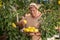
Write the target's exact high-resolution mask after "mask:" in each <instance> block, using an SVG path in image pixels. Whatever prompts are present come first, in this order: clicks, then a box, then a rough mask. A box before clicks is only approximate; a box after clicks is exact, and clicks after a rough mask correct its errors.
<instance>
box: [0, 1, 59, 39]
mask: <svg viewBox="0 0 60 40" xmlns="http://www.w3.org/2000/svg"><path fill="white" fill-rule="evenodd" d="M31 2H35V3H38V2H37V0H33V1H32V0H0V36H4V35H7V40H29V39H30V38H29V37H28V36H26V35H25V34H24V33H22V32H20V31H19V30H18V28H14V27H13V26H12V25H11V24H12V23H16V22H17V21H16V20H17V18H16V15H17V14H19V15H18V16H19V19H20V18H21V17H22V15H24V14H25V13H26V12H28V6H29V4H30V3H31ZM38 4H40V5H41V7H40V8H39V11H41V12H42V14H43V15H42V19H43V22H42V23H41V28H40V30H41V33H42V39H43V40H45V39H46V38H47V37H52V36H53V35H55V34H58V31H57V30H56V29H55V27H59V26H60V11H59V10H60V8H59V7H60V4H58V0H52V1H42V0H41V1H40V3H38Z"/></svg>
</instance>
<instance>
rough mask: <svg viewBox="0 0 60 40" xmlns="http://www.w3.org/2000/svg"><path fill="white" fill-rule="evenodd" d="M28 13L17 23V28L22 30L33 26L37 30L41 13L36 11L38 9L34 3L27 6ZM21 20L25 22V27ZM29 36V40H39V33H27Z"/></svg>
mask: <svg viewBox="0 0 60 40" xmlns="http://www.w3.org/2000/svg"><path fill="white" fill-rule="evenodd" d="M29 11H30V12H29V13H28V14H26V15H25V17H23V18H22V20H20V22H18V23H17V24H18V26H21V27H22V28H24V27H28V26H34V27H35V28H38V29H39V25H40V24H39V23H40V18H41V16H42V14H41V12H39V11H38V7H37V5H36V4H35V3H31V4H30V6H29ZM23 20H27V24H26V25H25V24H24V22H23ZM29 35H30V36H31V37H32V39H31V40H41V33H40V32H36V33H34V32H33V33H29Z"/></svg>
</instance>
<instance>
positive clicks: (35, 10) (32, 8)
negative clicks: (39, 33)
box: [29, 6, 37, 16]
mask: <svg viewBox="0 0 60 40" xmlns="http://www.w3.org/2000/svg"><path fill="white" fill-rule="evenodd" d="M29 10H30V13H31V14H32V16H35V15H36V12H37V9H36V8H35V7H34V6H31V7H30V8H29Z"/></svg>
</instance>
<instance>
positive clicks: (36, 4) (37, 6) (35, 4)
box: [29, 3, 39, 9]
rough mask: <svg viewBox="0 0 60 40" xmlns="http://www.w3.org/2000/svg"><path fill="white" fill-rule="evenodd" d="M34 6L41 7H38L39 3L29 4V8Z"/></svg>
mask: <svg viewBox="0 0 60 40" xmlns="http://www.w3.org/2000/svg"><path fill="white" fill-rule="evenodd" d="M32 6H34V7H35V8H37V9H39V7H38V5H37V4H36V3H31V4H30V6H29V8H30V7H32Z"/></svg>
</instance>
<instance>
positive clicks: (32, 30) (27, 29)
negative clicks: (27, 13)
mask: <svg viewBox="0 0 60 40" xmlns="http://www.w3.org/2000/svg"><path fill="white" fill-rule="evenodd" d="M23 31H24V32H39V30H38V29H37V28H35V27H30V26H29V27H27V28H23Z"/></svg>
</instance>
